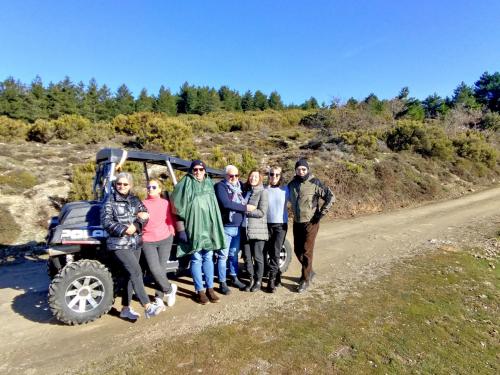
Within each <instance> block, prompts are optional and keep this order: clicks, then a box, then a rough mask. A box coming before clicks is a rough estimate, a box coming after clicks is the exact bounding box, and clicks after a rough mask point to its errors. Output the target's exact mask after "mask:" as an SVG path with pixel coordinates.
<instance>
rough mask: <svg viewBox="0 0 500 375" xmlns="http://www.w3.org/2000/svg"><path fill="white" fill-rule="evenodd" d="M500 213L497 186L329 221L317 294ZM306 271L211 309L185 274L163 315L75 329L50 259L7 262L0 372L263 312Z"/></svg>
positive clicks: (0, 281) (45, 366) (48, 369)
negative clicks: (61, 307) (52, 306)
mask: <svg viewBox="0 0 500 375" xmlns="http://www.w3.org/2000/svg"><path fill="white" fill-rule="evenodd" d="M499 218H500V188H495V189H490V190H487V191H483V192H480V193H476V194H473V195H469V196H466V197H463V198H460V199H456V200H450V201H446V202H440V203H434V204H430V205H426V206H423V207H419V208H414V209H405V210H400V211H396V212H392V213H387V214H380V215H372V216H367V217H361V218H356V219H352V220H342V221H335V222H329V223H322V225H321V229H320V233H319V236H318V239H317V243H316V252H315V256H316V258H315V261H314V265H315V270H316V272H317V274H318V276H317V280H316V281H315V285H314V288H313V290H312V291H311V292H315V293H318V292H320V291H321V290H322V288H323V287H326V286H327V287H335V288H337V289H339V288H340V289H342V290H348V289H349V287H350V286H351V285H354V283H356V282H358V281H360V280H369V279H372V278H373V277H376V276H378V275H380V274H381V273H383V272H385V271H386V270H387V269H389V267H390V265H391V264H393V262H394V261H395V260H398V259H401V258H404V257H407V256H411V255H414V254H415V253H416V252H418V251H421V250H422V249H424V248H429V246H431V247H432V246H434V245H432V244H439V243H442V241H452V242H466V241H467V236H465V235H464V234H465V233H466V231H465V228H469V230H470V228H471V227H472V228H473V227H474V225H478V224H481V223H484V222H491V221H497V220H499ZM298 274H299V272H298V266H297V262H296V260H295V259H294V260H293V261H292V265H291V267H290V269H289V271H288V272H287V274H286V275H285V278H284V284H285V288H281V289H280V290H279V292H278V293H276V294H274V295H269V294H266V293H263V292H262V293H256V294H251V295H250V294H249V293H244V292H238V291H236V290H233V293H232V294H231V295H230V296H223V297H222V301H221V303H219V304H212V305H208V306H201V305H197V304H195V303H194V302H193V301H192V300H191V296H192V291H193V287H192V284H191V282H190V280H188V279H181V280H179V281H178V285H179V298H178V302H177V304H176V306H175V307H174V308H172V309H169V310H167V311H166V312H165V313H162V314H161V315H160V316H159V317H157V318H155V319H151V320H145V319H140V320H139V321H138V322H137V323H135V324H133V323H129V322H126V321H123V320H121V319H119V318H118V317H117V316H116V314H115V315H112V314H110V315H107V316H105V317H103V318H101V319H100V320H98V321H96V322H93V323H90V324H88V325H84V326H77V327H68V326H64V325H60V324H58V323H57V321H55V320H54V319H53V318H52V316H51V313H50V311H49V310H48V306H47V302H46V295H47V289H48V278H47V277H46V275H45V262H44V261H42V260H37V259H26V260H24V261H21V262H19V263H16V264H10V265H3V266H1V268H0V327H1V330H0V374H46V373H60V372H73V371H75V370H77V369H78V368H81V367H85V366H87V365H89V364H90V363H92V362H101V361H103V360H104V359H105V358H106V357H108V356H110V355H113V354H116V353H119V352H124V351H126V350H127V349H130V348H134V347H137V346H138V345H142V344H144V343H146V342H147V341H155V340H160V339H162V338H165V337H166V336H170V335H179V334H183V333H187V332H192V331H197V330H200V329H203V328H204V327H206V326H208V325H214V324H223V323H230V322H232V321H235V320H242V319H248V318H250V317H251V316H254V315H255V313H256V311H261V312H264V311H265V310H266V309H270V308H277V307H280V306H283V305H284V304H286V303H287V301H289V300H290V299H300V298H304V296H306V295H307V294H303V295H302V294H301V295H299V294H297V293H294V292H292V291H293V290H294V289H295V285H296V281H297V278H296V276H297V275H298ZM340 289H339V290H340ZM249 301H251V302H252V303H251V304H250V303H249ZM115 306H116V305H115ZM136 307H137V310H140V308H139V306H136Z"/></svg>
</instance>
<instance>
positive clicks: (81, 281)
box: [64, 276, 104, 313]
mask: <svg viewBox="0 0 500 375" xmlns="http://www.w3.org/2000/svg"><path fill="white" fill-rule="evenodd" d="M64 296H65V301H66V305H67V306H68V307H69V308H70V309H71V310H73V311H75V312H79V313H87V312H89V311H92V310H94V309H95V308H97V307H98V306H99V305H100V303H101V302H102V300H103V298H104V285H103V283H102V282H101V280H99V279H98V278H97V277H94V276H81V277H78V278H76V279H75V280H74V281H73V282H71V284H70V285H69V286H68V288H67V289H66V292H65V295H64Z"/></svg>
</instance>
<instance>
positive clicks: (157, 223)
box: [142, 179, 177, 310]
mask: <svg viewBox="0 0 500 375" xmlns="http://www.w3.org/2000/svg"><path fill="white" fill-rule="evenodd" d="M147 193H148V196H147V198H146V199H145V200H144V201H143V202H142V203H144V205H145V206H146V208H147V209H148V212H149V220H148V222H147V223H146V225H145V226H144V231H143V234H142V240H143V245H142V249H143V254H144V257H145V258H146V262H147V263H148V267H149V270H150V271H151V273H152V274H153V278H154V280H155V283H156V291H155V297H156V298H155V303H156V304H157V305H158V306H159V308H160V309H161V310H165V304H164V302H163V299H164V298H165V296H166V302H167V306H169V307H171V306H173V305H174V304H175V294H176V293H177V285H175V284H172V283H170V282H169V280H168V278H167V274H166V271H165V270H166V267H167V262H168V259H169V257H170V250H171V249H172V242H173V239H174V234H175V229H174V225H175V223H174V218H173V216H172V212H171V207H170V202H169V201H168V200H166V199H164V198H162V197H161V184H160V181H159V180H157V179H151V180H149V182H148V185H147Z"/></svg>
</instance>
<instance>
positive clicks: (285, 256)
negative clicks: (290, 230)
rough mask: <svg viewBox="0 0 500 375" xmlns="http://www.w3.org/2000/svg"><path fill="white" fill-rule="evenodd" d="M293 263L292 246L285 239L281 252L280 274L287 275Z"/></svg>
mask: <svg viewBox="0 0 500 375" xmlns="http://www.w3.org/2000/svg"><path fill="white" fill-rule="evenodd" d="M291 262H292V245H291V244H290V241H288V240H287V239H286V238H285V242H283V246H281V250H280V272H281V273H285V272H286V271H287V270H288V267H289V266H290V263H291Z"/></svg>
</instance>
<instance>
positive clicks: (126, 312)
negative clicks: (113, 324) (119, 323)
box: [120, 306, 141, 320]
mask: <svg viewBox="0 0 500 375" xmlns="http://www.w3.org/2000/svg"><path fill="white" fill-rule="evenodd" d="M140 316H141V314H139V313H138V312H135V311H134V310H133V309H132V308H131V307H130V306H123V308H122V311H120V318H123V319H129V320H137V318H139V317H140Z"/></svg>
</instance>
